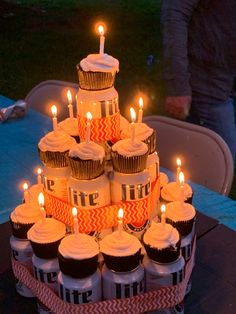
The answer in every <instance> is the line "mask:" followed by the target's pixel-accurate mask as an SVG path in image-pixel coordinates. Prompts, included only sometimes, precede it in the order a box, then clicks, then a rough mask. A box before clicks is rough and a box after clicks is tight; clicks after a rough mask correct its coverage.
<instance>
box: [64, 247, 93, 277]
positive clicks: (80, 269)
mask: <svg viewBox="0 0 236 314" xmlns="http://www.w3.org/2000/svg"><path fill="white" fill-rule="evenodd" d="M58 261H59V267H60V270H61V271H62V273H63V274H65V275H67V276H70V277H73V278H85V277H88V276H91V275H92V274H93V273H95V272H96V270H97V267H98V255H95V256H93V257H91V258H86V259H82V260H76V259H73V258H65V257H63V256H62V255H61V253H59V252H58Z"/></svg>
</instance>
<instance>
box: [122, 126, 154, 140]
mask: <svg viewBox="0 0 236 314" xmlns="http://www.w3.org/2000/svg"><path fill="white" fill-rule="evenodd" d="M152 133H153V129H151V128H150V127H149V126H148V125H147V124H146V123H135V138H136V139H138V140H140V141H145V140H146V139H147V138H148V137H149V136H151V135H152ZM120 136H121V138H122V139H124V138H130V137H131V123H129V125H128V126H127V128H125V129H124V130H123V131H122V132H121V135H120Z"/></svg>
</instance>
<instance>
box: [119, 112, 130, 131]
mask: <svg viewBox="0 0 236 314" xmlns="http://www.w3.org/2000/svg"><path fill="white" fill-rule="evenodd" d="M129 124H130V123H129V121H128V120H127V119H126V118H125V117H123V116H122V115H120V130H121V131H123V130H125V129H126V128H128V126H129Z"/></svg>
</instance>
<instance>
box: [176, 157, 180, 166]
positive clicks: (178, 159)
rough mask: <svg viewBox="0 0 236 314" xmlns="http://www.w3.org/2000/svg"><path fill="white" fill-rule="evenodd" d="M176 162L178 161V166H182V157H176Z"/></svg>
mask: <svg viewBox="0 0 236 314" xmlns="http://www.w3.org/2000/svg"><path fill="white" fill-rule="evenodd" d="M176 163H177V166H178V167H181V159H180V158H177V159H176Z"/></svg>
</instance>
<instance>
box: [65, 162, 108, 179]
mask: <svg viewBox="0 0 236 314" xmlns="http://www.w3.org/2000/svg"><path fill="white" fill-rule="evenodd" d="M68 163H69V167H70V169H71V174H72V177H73V178H75V179H78V180H90V179H95V178H97V177H99V176H100V175H101V174H102V173H103V171H104V164H105V160H103V161H102V162H101V161H100V160H82V159H80V158H70V157H68Z"/></svg>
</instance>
